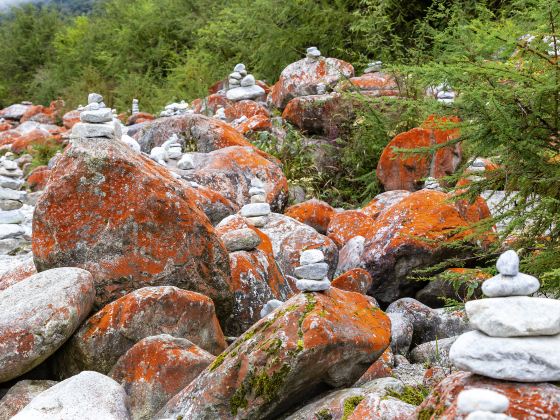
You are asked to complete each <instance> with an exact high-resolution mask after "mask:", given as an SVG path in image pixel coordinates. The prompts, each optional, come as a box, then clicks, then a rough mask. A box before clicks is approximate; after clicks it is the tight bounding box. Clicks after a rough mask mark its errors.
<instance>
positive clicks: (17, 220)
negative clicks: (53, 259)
mask: <svg viewBox="0 0 560 420" xmlns="http://www.w3.org/2000/svg"><path fill="white" fill-rule="evenodd" d="M10 158H15V155H13V153H7V154H6V155H5V156H2V157H1V158H0V255H3V254H8V253H11V252H13V251H14V250H16V249H18V248H20V247H21V246H23V245H25V244H27V243H28V242H29V240H30V239H31V237H30V234H31V229H30V227H29V229H26V228H25V226H24V224H25V221H26V217H25V214H24V213H23V212H22V207H23V206H24V201H25V200H26V193H25V191H20V188H21V186H22V185H23V183H24V180H23V172H22V170H21V169H20V168H19V166H18V164H17V162H15V161H14V160H12V159H10ZM26 207H29V206H26ZM31 213H32V208H31Z"/></svg>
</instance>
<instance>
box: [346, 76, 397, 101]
mask: <svg viewBox="0 0 560 420" xmlns="http://www.w3.org/2000/svg"><path fill="white" fill-rule="evenodd" d="M335 90H336V91H339V92H344V91H350V92H356V91H359V92H360V93H361V94H363V95H367V96H373V97H379V96H398V95H399V93H400V91H399V85H398V83H397V80H396V79H395V77H393V76H392V75H391V74H388V73H384V72H380V71H379V72H372V73H366V74H363V75H361V76H356V77H351V78H350V79H348V80H342V81H341V82H340V83H339V84H338V85H337V86H336V88H335Z"/></svg>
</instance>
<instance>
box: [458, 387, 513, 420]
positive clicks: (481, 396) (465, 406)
mask: <svg viewBox="0 0 560 420" xmlns="http://www.w3.org/2000/svg"><path fill="white" fill-rule="evenodd" d="M508 407H509V400H508V398H507V397H506V396H505V395H503V394H500V393H498V392H496V391H492V390H489V389H484V388H471V389H466V390H464V391H461V392H460V393H459V396H458V397H457V409H458V410H459V412H461V413H465V414H468V413H472V412H474V411H490V412H492V413H503V412H505V411H506V410H507V409H508Z"/></svg>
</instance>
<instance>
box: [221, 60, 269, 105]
mask: <svg viewBox="0 0 560 420" xmlns="http://www.w3.org/2000/svg"><path fill="white" fill-rule="evenodd" d="M264 94H265V91H264V89H263V88H262V87H260V86H259V85H257V82H256V80H255V77H254V76H253V75H252V74H247V70H246V69H245V64H241V63H240V64H237V65H236V66H235V67H234V68H233V72H232V73H230V75H229V77H228V86H227V91H226V98H227V99H229V100H230V101H234V102H237V101H242V100H244V99H257V98H259V97H261V96H263V95H264Z"/></svg>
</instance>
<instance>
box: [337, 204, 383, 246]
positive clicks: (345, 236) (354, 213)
mask: <svg viewBox="0 0 560 420" xmlns="http://www.w3.org/2000/svg"><path fill="white" fill-rule="evenodd" d="M374 222H375V221H374V219H372V218H371V217H369V216H367V215H366V214H364V213H362V212H361V211H358V210H346V211H343V212H340V213H336V214H335V215H333V216H332V217H331V222H330V223H329V227H328V228H327V236H328V237H329V238H331V239H332V240H333V241H334V243H335V244H336V245H337V246H338V247H339V248H342V247H343V246H344V245H346V243H347V242H348V241H349V240H350V239H352V238H354V237H356V236H364V237H367V236H371V233H372V232H371V229H372V227H373V224H374Z"/></svg>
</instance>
